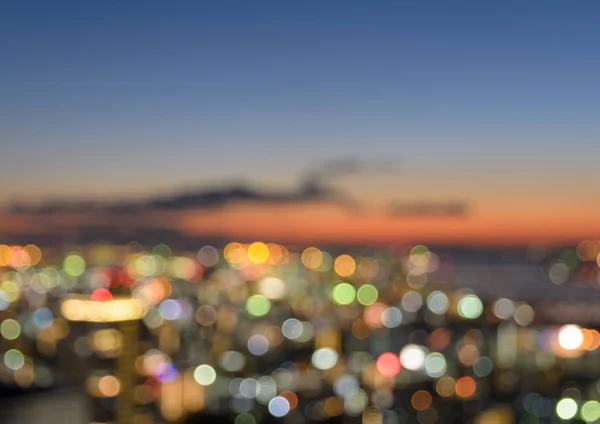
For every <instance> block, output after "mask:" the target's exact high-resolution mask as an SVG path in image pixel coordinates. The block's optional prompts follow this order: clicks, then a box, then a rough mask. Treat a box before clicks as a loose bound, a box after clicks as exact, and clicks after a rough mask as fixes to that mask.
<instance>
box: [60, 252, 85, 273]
mask: <svg viewBox="0 0 600 424" xmlns="http://www.w3.org/2000/svg"><path fill="white" fill-rule="evenodd" d="M63 268H64V270H65V272H66V273H67V274H68V275H70V276H71V277H79V276H81V275H83V273H84V272H85V260H84V259H83V258H82V257H81V256H79V255H78V254H72V255H69V256H67V257H66V258H65V260H64V262H63Z"/></svg>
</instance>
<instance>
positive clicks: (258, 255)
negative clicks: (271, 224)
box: [248, 241, 269, 264]
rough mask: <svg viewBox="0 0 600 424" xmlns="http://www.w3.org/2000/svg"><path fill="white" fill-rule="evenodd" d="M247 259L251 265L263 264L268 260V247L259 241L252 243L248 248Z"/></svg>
mask: <svg viewBox="0 0 600 424" xmlns="http://www.w3.org/2000/svg"><path fill="white" fill-rule="evenodd" d="M248 259H250V262H252V263H253V264H264V263H265V262H267V260H268V259H269V247H268V246H267V245H266V244H264V243H261V242H259V241H257V242H254V243H252V244H251V245H250V247H249V248H248Z"/></svg>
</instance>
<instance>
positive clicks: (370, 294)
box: [356, 284, 379, 306]
mask: <svg viewBox="0 0 600 424" xmlns="http://www.w3.org/2000/svg"><path fill="white" fill-rule="evenodd" d="M356 297H357V298H358V302H359V303H360V304H361V305H364V306H368V305H372V304H373V303H375V302H376V301H377V298H378V297H379V292H378V291H377V288H376V287H375V286H372V285H371V284H365V285H364V286H361V288H359V289H358V293H357V296H356Z"/></svg>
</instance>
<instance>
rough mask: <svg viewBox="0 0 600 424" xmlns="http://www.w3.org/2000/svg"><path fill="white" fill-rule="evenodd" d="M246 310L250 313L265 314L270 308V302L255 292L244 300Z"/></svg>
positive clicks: (260, 315)
mask: <svg viewBox="0 0 600 424" xmlns="http://www.w3.org/2000/svg"><path fill="white" fill-rule="evenodd" d="M246 310H247V311H248V313H249V314H250V315H253V316H255V317H262V316H264V315H267V314H268V313H269V311H270V310H271V302H270V301H269V299H267V298H266V297H265V296H263V295H260V294H255V295H254V296H250V297H249V298H248V300H247V301H246Z"/></svg>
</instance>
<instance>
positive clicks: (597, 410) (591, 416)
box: [581, 400, 600, 423]
mask: <svg viewBox="0 0 600 424" xmlns="http://www.w3.org/2000/svg"><path fill="white" fill-rule="evenodd" d="M581 417H582V418H583V420H584V421H585V422H587V423H591V422H594V421H597V420H599V419H600V402H597V401H595V400H590V401H587V402H586V403H584V404H583V406H582V407H581Z"/></svg>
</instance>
